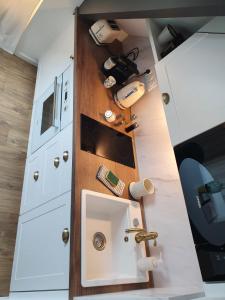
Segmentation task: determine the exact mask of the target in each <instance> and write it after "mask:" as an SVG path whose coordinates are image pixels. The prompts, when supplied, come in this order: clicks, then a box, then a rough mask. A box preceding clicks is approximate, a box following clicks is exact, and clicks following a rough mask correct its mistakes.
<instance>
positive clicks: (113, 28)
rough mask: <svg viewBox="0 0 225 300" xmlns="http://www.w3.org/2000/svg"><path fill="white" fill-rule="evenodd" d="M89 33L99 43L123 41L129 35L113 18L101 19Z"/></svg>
mask: <svg viewBox="0 0 225 300" xmlns="http://www.w3.org/2000/svg"><path fill="white" fill-rule="evenodd" d="M89 33H90V35H91V36H92V38H93V40H94V41H95V43H96V44H97V45H99V46H100V45H102V44H103V45H104V44H110V43H112V42H113V41H114V40H116V39H117V40H119V41H120V42H122V41H123V40H125V38H126V37H127V36H128V35H127V33H126V32H125V31H124V30H122V29H120V27H119V26H118V24H117V23H116V22H115V21H113V20H99V21H97V22H95V23H94V24H93V25H92V26H91V28H90V29H89Z"/></svg>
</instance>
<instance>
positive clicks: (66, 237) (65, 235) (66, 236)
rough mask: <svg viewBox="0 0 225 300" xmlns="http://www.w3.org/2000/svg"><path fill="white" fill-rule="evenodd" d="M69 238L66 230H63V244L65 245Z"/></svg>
mask: <svg viewBox="0 0 225 300" xmlns="http://www.w3.org/2000/svg"><path fill="white" fill-rule="evenodd" d="M69 238H70V232H69V229H68V228H64V229H63V232H62V240H63V242H64V244H67V243H68V241H69Z"/></svg>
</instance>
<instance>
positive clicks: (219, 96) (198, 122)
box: [156, 33, 225, 145]
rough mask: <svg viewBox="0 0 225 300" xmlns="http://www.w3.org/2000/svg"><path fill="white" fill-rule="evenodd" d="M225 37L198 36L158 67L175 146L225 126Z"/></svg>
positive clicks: (218, 35) (220, 35)
mask: <svg viewBox="0 0 225 300" xmlns="http://www.w3.org/2000/svg"><path fill="white" fill-rule="evenodd" d="M224 53H225V35H223V34H207V33H205V34H203V33H202V34H201V33H197V34H195V35H194V36H193V37H191V38H190V39H189V40H187V41H186V42H185V43H184V44H183V45H181V46H180V47H178V48H177V49H175V50H174V52H172V53H171V54H169V55H168V57H166V58H165V59H163V60H162V61H161V62H160V63H159V64H158V65H157V66H156V69H157V76H158V80H159V85H160V90H161V92H162V93H168V94H169V97H170V102H169V103H168V104H167V105H165V112H166V116H167V121H168V126H169V130H170V134H171V138H172V142H173V144H174V145H175V144H179V143H181V142H182V141H185V140H187V139H189V138H191V137H193V136H196V135H197V134H199V133H202V132H204V131H206V130H208V129H210V128H212V127H215V126H217V125H219V124H221V123H223V122H225V97H224V83H225V75H224V74H225V73H224V70H225V59H224Z"/></svg>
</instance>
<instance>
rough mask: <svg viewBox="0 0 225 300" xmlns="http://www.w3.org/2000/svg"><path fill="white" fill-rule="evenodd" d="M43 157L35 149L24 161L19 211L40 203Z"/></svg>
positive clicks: (40, 152)
mask: <svg viewBox="0 0 225 300" xmlns="http://www.w3.org/2000/svg"><path fill="white" fill-rule="evenodd" d="M42 182H43V157H42V151H40V150H39V151H37V152H36V153H35V154H34V155H32V156H31V157H29V158H28V159H27V161H26V167H25V175H24V182H23V192H22V201H21V209H20V213H21V214H22V213H24V212H25V211H28V210H30V209H32V208H33V207H37V206H39V205H40V204H41V203H42V199H43V193H42Z"/></svg>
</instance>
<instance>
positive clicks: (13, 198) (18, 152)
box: [0, 49, 36, 296]
mask: <svg viewBox="0 0 225 300" xmlns="http://www.w3.org/2000/svg"><path fill="white" fill-rule="evenodd" d="M35 79H36V68H35V67H34V66H32V65H30V64H28V63H26V62H24V61H22V60H21V59H19V58H17V57H15V56H13V55H10V54H8V53H6V52H4V51H2V50H1V49H0V296H4V295H7V294H8V292H9V285H10V276H11V268H12V260H13V254H14V244H15V238H16V229H17V220H18V213H19V207H20V197H21V190H22V183H23V173H24V163H25V157H26V149H27V141H28V134H29V126H30V118H31V109H32V101H33V93H34V85H35Z"/></svg>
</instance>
